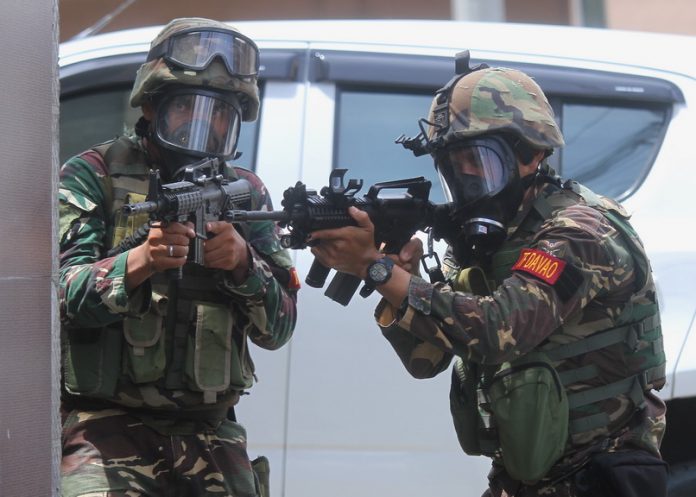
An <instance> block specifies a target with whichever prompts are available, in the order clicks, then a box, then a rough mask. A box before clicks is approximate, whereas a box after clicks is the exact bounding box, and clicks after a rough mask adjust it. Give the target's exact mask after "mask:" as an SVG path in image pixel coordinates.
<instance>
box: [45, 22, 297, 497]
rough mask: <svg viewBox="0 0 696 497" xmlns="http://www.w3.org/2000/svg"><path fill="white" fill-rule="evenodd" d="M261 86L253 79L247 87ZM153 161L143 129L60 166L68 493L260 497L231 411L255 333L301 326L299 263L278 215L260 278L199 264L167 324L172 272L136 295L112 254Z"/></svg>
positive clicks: (259, 237) (258, 202)
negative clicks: (236, 279)
mask: <svg viewBox="0 0 696 497" xmlns="http://www.w3.org/2000/svg"><path fill="white" fill-rule="evenodd" d="M202 24H203V26H206V25H208V24H209V23H206V22H205V21H204V22H203V23H202ZM160 38H161V37H160ZM156 41H157V40H156ZM150 64H151V65H152V64H153V63H150ZM154 64H155V65H157V61H154ZM220 65H221V64H217V66H216V67H215V68H214V69H213V71H217V70H218V69H219V66H220ZM143 75H145V76H146V75H147V73H146V71H145V72H142V73H141V76H143ZM155 83H156V82H154V81H150V82H149V83H147V84H145V85H143V84H140V85H136V88H135V90H134V94H133V95H134V96H135V97H137V98H140V97H142V94H139V93H138V92H142V91H144V90H143V88H144V86H145V87H147V88H149V89H148V90H147V91H148V92H149V91H154V90H153V88H152V87H153V85H154V84H155ZM223 83H224V82H223ZM148 85H149V86H148ZM221 87H222V89H225V88H227V87H226V86H225V85H224V84H222V83H221ZM255 88H256V86H255V79H254V80H253V85H251V84H250V85H249V88H247V90H249V91H251V90H254V91H255ZM254 95H255V94H253V92H252V94H251V96H249V95H247V97H248V98H250V99H251V104H250V105H249V106H248V107H246V109H247V112H251V113H252V114H253V115H252V116H251V117H255V113H256V111H257V110H256V109H257V108H258V101H257V100H254V98H253V97H254ZM256 98H257V94H256ZM254 102H255V103H254ZM247 117H249V115H247ZM151 168H157V164H153V162H152V160H151V158H150V156H149V155H148V152H147V149H146V147H145V146H144V143H143V140H142V139H141V138H138V137H135V136H124V137H120V138H118V139H116V140H114V141H111V142H107V143H105V144H102V145H99V146H96V147H94V148H92V149H90V150H88V151H86V152H84V153H82V154H81V155H78V156H76V157H73V158H72V159H70V160H68V161H67V162H66V164H65V165H64V166H63V167H62V168H61V172H60V187H59V188H60V189H59V200H60V205H59V214H60V229H59V231H60V233H59V235H60V296H59V297H60V319H61V325H62V326H61V345H62V401H63V402H62V417H63V440H62V442H63V460H62V467H61V475H62V494H63V495H65V496H66V497H67V496H79V495H82V496H84V495H119V496H121V495H123V496H126V495H128V496H137V495H168V496H169V495H172V496H174V495H181V496H183V495H211V496H212V495H220V496H235V497H243V496H246V497H251V496H256V495H260V493H259V492H260V490H259V488H258V486H259V483H258V481H257V478H256V476H255V473H254V472H253V471H252V465H251V462H250V461H249V457H248V455H247V452H246V433H245V430H244V428H243V427H242V426H241V425H239V424H237V423H236V422H235V421H234V416H233V410H232V409H233V406H234V405H235V404H236V403H237V402H238V401H239V398H240V395H241V394H243V393H244V392H245V390H247V389H248V388H250V387H251V386H252V384H253V381H254V379H255V375H254V366H253V362H252V361H251V357H250V355H249V350H248V348H249V344H248V340H249V339H250V340H251V341H252V342H253V343H255V344H256V345H258V346H260V347H262V348H265V349H269V350H273V349H277V348H279V347H281V346H282V345H283V344H285V343H286V342H287V341H288V340H289V339H290V337H291V335H292V332H293V329H294V326H295V321H296V290H297V287H298V285H297V280H296V275H295V272H294V269H293V267H292V261H291V258H290V255H289V254H288V253H287V251H286V250H284V249H282V247H281V246H280V241H279V233H278V228H277V226H276V225H275V224H274V223H272V222H264V223H253V225H250V226H249V227H248V232H247V233H246V235H245V238H246V240H247V242H248V249H249V254H250V270H249V274H248V277H247V280H246V281H245V282H244V283H242V284H241V285H236V284H234V283H233V281H232V279H231V275H229V274H228V273H227V272H226V271H223V270H217V269H207V268H203V267H200V266H196V265H194V264H186V265H185V266H184V268H183V279H182V280H181V281H180V283H179V290H178V298H177V300H176V302H177V306H176V307H177V308H176V320H175V321H176V324H175V326H174V327H173V328H172V327H171V326H167V316H166V314H167V312H168V311H169V310H170V308H169V307H168V306H167V300H168V296H169V295H168V288H169V287H168V282H167V280H166V277H165V276H164V274H162V273H157V274H155V275H154V276H152V277H151V278H150V279H149V280H147V281H146V282H145V283H143V284H141V285H140V286H139V287H137V288H135V289H132V290H131V291H127V290H126V288H125V282H124V280H125V274H126V260H127V257H128V252H127V251H124V252H121V253H117V254H115V255H111V254H108V253H107V252H108V251H109V250H110V249H112V248H113V247H117V246H119V243H120V242H121V241H123V240H124V239H127V238H128V237H130V236H132V235H134V233H136V232H137V229H138V228H139V227H140V226H142V225H143V223H144V222H146V221H147V217H146V216H145V217H142V216H140V217H138V216H133V217H132V218H130V217H129V218H127V217H125V216H123V215H122V214H121V206H122V205H123V204H124V203H128V202H137V201H140V200H142V199H144V198H145V195H146V194H147V190H148V171H149V170H150V169H151ZM224 175H225V176H226V177H227V178H230V179H236V178H243V179H245V180H247V181H248V182H249V183H250V184H251V186H252V198H251V201H250V204H251V206H250V208H251V209H253V210H270V209H272V206H271V199H270V196H269V194H268V192H267V191H266V188H265V186H264V184H263V183H262V182H261V180H260V179H259V178H258V177H257V176H256V175H255V174H254V173H252V172H251V171H248V170H246V169H243V168H239V167H234V168H233V167H231V166H227V167H226V169H225V171H224Z"/></svg>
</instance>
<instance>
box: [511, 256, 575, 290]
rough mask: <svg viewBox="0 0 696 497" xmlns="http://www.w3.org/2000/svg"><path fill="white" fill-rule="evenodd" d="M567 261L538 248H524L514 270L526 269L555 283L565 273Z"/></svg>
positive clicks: (525, 270)
mask: <svg viewBox="0 0 696 497" xmlns="http://www.w3.org/2000/svg"><path fill="white" fill-rule="evenodd" d="M565 265H566V263H565V261H562V260H561V259H559V258H558V257H554V256H552V255H550V254H547V253H546V252H542V251H541V250H536V249H530V248H526V249H522V252H520V258H519V259H517V262H516V263H515V265H514V266H512V270H513V271H524V272H525V273H529V274H531V275H532V276H536V277H537V278H539V279H541V280H543V281H545V282H546V283H548V284H549V285H553V284H554V283H556V281H558V277H559V276H561V273H563V269H564V268H565Z"/></svg>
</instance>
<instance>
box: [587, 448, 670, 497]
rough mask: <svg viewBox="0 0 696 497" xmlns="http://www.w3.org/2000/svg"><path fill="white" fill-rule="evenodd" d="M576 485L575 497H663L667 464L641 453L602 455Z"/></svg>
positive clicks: (589, 466)
mask: <svg viewBox="0 0 696 497" xmlns="http://www.w3.org/2000/svg"><path fill="white" fill-rule="evenodd" d="M576 483H577V487H578V492H579V493H578V496H579V497H666V495H667V463H666V462H665V461H663V460H662V459H659V458H657V457H655V456H654V455H652V454H649V453H648V452H645V451H642V450H624V451H619V452H603V453H601V454H597V455H596V456H594V457H593V458H592V459H591V460H590V462H589V463H588V465H587V467H586V468H585V469H584V470H583V471H581V472H580V473H578V475H577V477H576Z"/></svg>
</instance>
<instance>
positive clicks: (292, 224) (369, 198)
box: [227, 169, 451, 305]
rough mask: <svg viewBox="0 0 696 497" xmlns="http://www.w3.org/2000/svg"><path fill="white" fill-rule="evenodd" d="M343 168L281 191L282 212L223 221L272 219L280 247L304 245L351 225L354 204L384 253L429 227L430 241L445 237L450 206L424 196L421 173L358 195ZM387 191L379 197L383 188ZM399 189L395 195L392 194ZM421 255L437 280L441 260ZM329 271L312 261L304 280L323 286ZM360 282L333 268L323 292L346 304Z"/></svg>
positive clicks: (234, 215)
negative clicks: (314, 186) (322, 181)
mask: <svg viewBox="0 0 696 497" xmlns="http://www.w3.org/2000/svg"><path fill="white" fill-rule="evenodd" d="M346 171H347V170H346V169H335V170H334V171H332V172H331V175H330V176H329V186H326V187H324V188H322V189H321V191H320V193H319V194H317V192H316V191H315V190H308V189H307V187H306V186H305V185H304V184H303V183H302V182H299V181H298V182H297V184H296V185H295V186H294V187H290V188H288V189H287V190H285V192H284V193H283V201H282V206H283V210H281V211H248V210H242V209H235V210H231V211H229V212H228V213H227V220H228V221H231V222H254V221H269V220H270V221H275V222H277V223H278V224H279V225H280V226H281V227H284V228H287V231H288V233H287V234H285V235H283V236H282V237H281V245H282V246H283V247H284V248H291V249H303V248H306V247H307V246H308V245H311V243H308V242H307V238H308V236H309V234H310V233H311V232H313V231H316V230H322V229H330V228H339V227H343V226H355V224H356V223H355V220H354V219H353V218H352V217H351V216H350V214H349V213H348V207H350V206H355V207H357V208H358V209H361V210H363V211H365V212H367V214H368V215H369V216H370V220H371V221H372V223H373V224H374V226H375V243H376V244H377V246H382V245H383V250H384V252H386V253H388V254H396V253H398V252H399V250H401V248H402V247H403V246H404V245H405V244H406V242H408V241H409V240H410V239H411V237H412V236H413V235H414V234H415V233H416V231H419V230H420V231H428V232H429V237H430V238H429V241H430V242H432V239H433V238H434V239H436V240H439V239H441V238H447V235H448V232H447V230H448V229H449V226H450V224H451V223H450V222H449V219H450V210H451V209H450V205H449V204H442V205H436V204H433V203H432V202H430V201H429V200H428V197H429V195H430V187H431V183H430V181H428V180H426V179H425V178H423V177H418V178H410V179H404V180H397V181H387V182H383V183H377V184H375V185H373V186H371V187H370V189H369V191H368V192H367V194H366V195H364V196H363V197H362V198H358V197H356V196H355V195H356V193H358V191H359V190H360V189H361V188H362V184H363V181H362V180H355V179H351V180H349V181H348V184H347V185H345V184H344V176H345V173H346ZM389 190H391V191H392V195H388V196H382V195H381V194H382V193H383V192H385V191H389ZM399 191H400V192H401V194H399V193H394V192H399ZM429 248H430V253H429V254H426V255H425V256H424V257H423V260H422V263H423V266H424V267H425V269H426V271H427V272H428V273H429V274H430V275H431V279H438V278H440V277H441V275H439V274H438V272H439V266H440V261H439V260H438V259H437V254H435V253H434V252H433V251H432V244H431V243H430V244H429ZM428 257H434V258H435V261H436V264H435V265H433V266H431V267H428V266H427V264H426V259H427V258H428ZM329 272H330V269H329V268H327V267H325V266H323V265H322V264H321V263H320V262H319V261H317V260H316V259H315V260H314V262H313V263H312V267H311V268H310V270H309V273H308V274H307V277H306V279H305V282H306V283H307V284H308V285H309V286H312V287H314V288H322V287H323V286H324V283H325V282H326V278H327V276H328V274H329ZM360 282H361V280H360V279H359V278H357V277H356V276H352V275H348V274H345V273H341V272H337V273H336V275H335V276H334V278H333V279H332V280H331V283H330V284H329V286H328V287H327V289H326V291H325V292H324V294H325V295H326V296H328V297H329V298H331V299H333V300H334V301H336V302H338V303H339V304H342V305H348V303H349V302H350V300H351V298H352V296H353V294H354V293H355V291H356V290H357V288H358V286H359V285H360ZM373 290H374V289H373V288H370V287H368V286H367V285H366V286H364V287H363V288H362V290H361V291H360V294H361V295H362V296H363V297H367V296H368V295H369V294H370V293H372V291H373Z"/></svg>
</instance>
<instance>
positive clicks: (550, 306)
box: [375, 69, 665, 497]
mask: <svg viewBox="0 0 696 497" xmlns="http://www.w3.org/2000/svg"><path fill="white" fill-rule="evenodd" d="M505 71H507V73H505ZM498 74H500V72H499V71H498V70H493V69H492V70H490V71H477V72H475V73H473V74H471V77H470V78H469V79H468V80H467V83H461V84H458V85H457V86H456V87H455V88H454V90H453V91H454V92H455V94H456V92H468V96H467V98H468V99H469V104H470V105H468V106H467V108H465V109H452V108H450V109H449V114H450V115H449V116H447V115H446V113H442V112H441V113H440V114H439V115H438V104H441V103H442V102H438V101H437V98H436V102H435V103H434V105H433V108H432V111H431V119H430V122H433V123H436V125H440V126H441V129H445V128H444V126H447V122H446V120H447V118H448V117H449V121H450V123H458V124H459V125H461V127H463V128H465V129H474V131H473V132H472V133H471V134H482V133H486V132H489V131H498V130H500V129H501V128H505V129H504V131H514V132H516V133H517V134H523V136H525V138H527V137H528V136H531V139H530V140H528V141H529V142H531V143H533V144H534V145H536V146H537V147H539V146H543V147H544V148H548V147H549V141H548V139H547V137H548V136H549V133H551V134H552V135H553V136H554V138H553V140H554V141H555V142H556V143H554V146H560V144H562V138H561V137H560V134H559V133H558V132H557V131H554V128H555V123H553V122H552V121H550V122H549V121H548V120H544V119H541V118H540V116H539V108H540V107H539V106H538V105H537V104H538V102H534V101H530V98H529V96H528V95H529V94H532V95H542V98H543V93H541V90H540V89H538V87H536V85H534V84H533V83H532V82H531V80H529V79H528V78H527V77H526V76H525V77H524V78H522V77H521V76H519V74H521V73H518V72H516V71H510V70H504V74H505V77H503V78H499V77H498ZM510 74H512V75H513V76H514V77H512V78H511V77H509V75H510ZM485 78H488V79H485ZM472 79H473V83H472ZM513 79H519V80H522V81H523V82H524V86H526V90H525V91H523V92H520V86H518V85H516V84H514V83H511V80H513ZM484 80H485V84H479V83H480V81H484ZM530 85H534V87H535V88H534V87H532V86H530ZM484 93H487V94H489V95H492V97H485V96H482V95H483V94H484ZM472 94H473V97H472ZM520 99H522V101H523V103H522V104H521V105H522V107H520ZM535 99H536V97H535ZM544 101H545V98H544ZM451 102H452V100H450V102H449V104H450V105H452V103H451ZM525 102H526V103H527V104H529V105H526V104H525ZM515 104H517V105H515ZM546 105H548V104H546ZM442 107H444V105H443V106H441V107H440V109H439V110H440V111H441V110H442ZM549 110H550V107H549ZM544 112H548V111H544ZM544 112H542V114H543V113H544ZM433 114H434V115H433ZM443 116H444V118H443ZM453 116H454V117H453ZM481 116H489V117H490V118H487V117H483V118H482V117H481ZM511 116H513V117H511ZM501 123H502V124H501ZM510 123H512V124H510ZM538 123H540V124H539V126H538V127H536V129H533V130H529V129H526V128H527V127H530V126H536V125H537V124H538ZM468 127H470V128H468ZM549 129H550V130H551V131H549ZM456 138H457V137H456V136H454V135H450V136H447V137H444V138H440V140H441V142H443V141H447V140H452V141H454V140H455V139H456ZM460 138H461V136H460ZM431 139H432V140H433V141H434V140H436V139H437V137H436V136H435V133H433V134H432V135H431ZM535 139H536V142H534V140H535ZM431 143H432V142H431ZM544 167H547V166H544ZM552 177H553V172H552V171H551V170H549V169H546V175H545V178H542V177H541V176H539V177H537V181H536V183H535V184H534V185H533V186H532V187H531V188H532V194H531V195H528V196H527V197H525V200H524V201H523V202H522V204H521V205H520V208H519V210H518V212H517V215H516V217H515V218H514V219H513V220H512V222H510V223H509V224H508V225H507V238H506V240H505V242H504V244H503V245H502V246H501V247H500V248H499V249H498V250H497V252H496V253H495V254H494V255H493V256H492V258H490V260H488V261H485V262H482V263H481V265H482V267H481V269H482V270H483V273H484V274H485V283H486V284H484V285H483V286H484V287H485V289H484V291H480V292H477V293H478V294H475V293H472V288H471V285H464V286H462V285H461V284H460V276H461V274H463V273H462V272H461V271H462V269H466V268H461V267H459V265H458V263H457V262H456V261H455V260H454V259H453V258H452V257H451V252H448V256H447V257H446V258H445V261H444V264H443V272H444V273H445V275H446V279H447V281H445V282H441V283H434V284H432V283H429V282H427V281H425V280H423V279H422V278H420V277H418V276H415V275H414V276H412V277H411V280H410V284H409V291H408V296H407V298H406V299H405V300H404V302H403V304H402V306H401V307H400V308H395V307H393V306H391V305H390V304H389V303H388V302H387V301H386V300H382V301H381V302H380V304H379V305H378V307H377V309H376V311H375V317H376V319H377V321H378V324H379V326H380V328H381V329H382V333H383V335H384V336H385V337H386V339H387V340H388V341H389V342H390V344H391V345H392V347H393V348H394V350H395V351H396V353H397V354H398V355H399V357H400V359H401V361H402V362H403V364H404V366H405V367H406V369H407V370H408V371H409V373H411V374H412V375H413V376H414V377H416V378H429V377H433V376H435V375H437V374H439V373H441V372H443V371H444V370H446V369H447V368H448V366H449V365H450V363H451V361H452V359H453V358H458V359H457V360H458V361H462V363H463V364H476V365H479V367H480V368H491V367H492V368H493V370H495V369H496V368H498V367H500V365H502V364H504V363H509V362H511V361H515V360H516V359H519V358H522V357H524V356H526V355H527V354H529V353H530V352H533V351H539V350H543V351H552V350H553V349H554V348H556V347H558V348H559V349H560V348H562V347H563V346H564V345H566V344H570V346H571V347H572V346H573V343H574V342H577V343H580V342H583V341H584V343H587V341H588V340H591V339H595V338H596V337H598V336H600V335H602V334H603V333H602V332H605V331H607V330H612V329H616V328H618V327H621V326H622V325H625V324H626V323H627V322H628V323H630V326H633V325H635V323H636V322H640V318H627V317H626V316H627V314H626V313H624V314H623V315H622V313H623V311H624V310H628V311H627V313H628V314H630V313H631V311H632V310H634V309H638V308H641V309H649V310H648V311H646V312H647V314H648V315H649V320H650V322H651V323H652V324H653V325H652V329H650V331H649V333H650V334H652V337H651V339H649V340H648V339H644V341H641V338H639V339H638V340H637V341H636V342H635V343H634V344H633V345H634V348H635V349H638V351H639V354H638V355H632V352H631V350H630V348H629V347H627V344H626V343H624V342H623V341H619V342H615V343H613V344H610V345H607V346H603V347H595V348H594V349H592V348H588V351H587V352H586V353H581V354H578V353H574V354H568V355H567V356H566V357H560V358H556V360H554V361H553V366H554V368H555V369H556V370H557V371H558V373H559V375H560V376H561V377H564V374H565V378H566V379H565V380H564V383H563V385H564V387H565V389H566V391H567V392H568V395H569V396H572V395H573V394H582V393H586V392H587V391H590V390H591V389H596V388H601V387H603V386H606V385H609V384H612V383H613V382H617V381H619V380H623V379H625V378H626V377H627V376H632V375H634V374H641V373H640V372H641V371H648V372H647V373H646V374H645V381H644V382H642V383H641V384H640V388H638V391H637V392H636V390H635V389H630V388H629V389H625V390H624V391H621V392H620V393H617V394H616V395H613V396H605V397H604V398H601V399H599V400H597V401H595V402H588V403H587V404H585V405H583V406H581V407H579V408H576V409H571V411H570V423H571V424H573V423H575V424H576V426H584V428H583V429H576V430H574V431H573V430H571V431H570V434H569V436H568V438H567V441H566V444H565V449H564V451H563V454H562V457H560V459H559V460H558V462H557V463H556V464H555V465H554V466H553V467H552V468H551V470H550V471H549V472H548V474H547V475H546V477H544V478H542V479H541V480H539V481H537V482H521V481H516V480H515V479H513V478H512V477H510V476H509V474H508V472H507V471H506V470H505V468H504V467H503V459H502V457H503V456H504V454H501V452H500V450H499V448H498V449H497V450H496V452H495V453H494V454H493V455H491V457H492V458H493V469H492V470H491V473H490V475H489V480H490V488H489V490H488V491H487V492H486V494H485V495H489V496H506V495H515V496H557V497H574V496H576V495H578V484H577V482H576V478H577V474H578V472H579V471H580V470H581V468H582V467H583V466H584V465H585V464H586V463H587V462H588V460H589V458H590V457H591V456H592V455H593V454H595V453H597V452H600V451H617V450H629V449H638V450H641V451H646V452H647V453H649V454H653V455H655V456H657V457H659V445H660V442H661V439H662V436H663V433H664V429H665V405H664V403H663V402H662V401H661V400H660V399H659V398H658V397H657V396H656V395H655V394H654V393H652V392H651V389H659V388H661V387H662V385H663V384H664V353H663V352H662V350H661V338H660V333H659V332H660V330H659V317H658V316H659V315H658V313H657V302H656V294H655V286H654V283H653V280H652V276H651V274H650V268H649V263H648V261H647V257H646V256H645V253H644V251H643V248H642V245H641V244H640V241H639V240H638V238H637V235H635V233H634V232H632V230H631V229H630V226H629V227H628V233H626V232H624V231H625V230H622V229H620V228H619V226H618V224H622V225H624V226H628V222H627V219H628V216H627V215H626V213H625V211H624V210H623V208H622V207H620V206H619V205H618V204H616V203H615V202H613V201H611V200H609V199H607V198H604V197H601V196H598V195H595V194H593V193H592V192H589V191H588V190H586V189H584V188H583V187H581V186H579V185H577V184H576V183H571V182H568V183H566V184H565V185H563V186H562V185H561V183H560V181H559V180H558V179H557V178H556V179H555V180H551V179H550V178H552ZM612 216H614V217H613V218H612ZM611 219H618V220H619V223H618V224H617V223H616V222H613V221H612V220H611ZM534 257H536V258H538V260H545V261H546V263H547V264H546V266H542V265H541V263H539V265H538V267H533V264H532V263H531V262H530V261H532V258H534ZM549 263H557V264H560V265H561V266H558V267H562V270H559V271H557V274H555V276H560V277H559V278H558V279H557V280H554V281H551V280H550V279H547V278H545V277H544V274H543V271H540V270H542V269H543V270H545V271H547V272H550V270H549V267H550V266H549ZM525 264H526V266H525ZM535 269H536V270H535ZM487 288H493V289H494V290H493V291H491V292H489V291H488V290H487ZM465 289H466V290H467V291H464V290H465ZM655 323H657V324H655ZM646 331H647V330H646ZM641 351H642V352H643V353H644V354H643V355H641V354H640V352H641ZM651 367H654V369H651ZM455 370H456V368H455ZM582 371H585V372H588V371H589V373H588V374H581V373H580V372H582ZM455 379H456V375H453V380H455ZM636 381H637V380H636ZM455 383H456V381H453V391H454V388H455V387H454V384H455ZM635 385H638V383H635V384H634V386H635ZM453 414H454V410H453ZM585 417H586V418H585ZM597 419H601V420H603V421H602V422H599V423H598V422H596V421H595V420H597ZM588 420H592V421H588ZM456 422H457V420H456V418H455V425H456ZM582 423H587V424H586V425H583V424H582ZM460 441H461V438H460ZM478 453H481V452H478Z"/></svg>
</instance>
